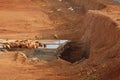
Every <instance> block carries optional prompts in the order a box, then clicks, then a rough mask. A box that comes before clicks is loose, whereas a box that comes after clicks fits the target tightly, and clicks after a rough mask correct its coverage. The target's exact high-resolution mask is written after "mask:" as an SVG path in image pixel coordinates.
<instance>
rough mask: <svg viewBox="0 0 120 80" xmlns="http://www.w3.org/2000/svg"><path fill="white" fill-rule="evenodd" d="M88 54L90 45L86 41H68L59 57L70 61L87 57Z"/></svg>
mask: <svg viewBox="0 0 120 80" xmlns="http://www.w3.org/2000/svg"><path fill="white" fill-rule="evenodd" d="M89 55H90V46H89V44H88V43H77V42H71V43H69V48H67V49H66V50H65V51H64V52H63V53H62V54H61V58H62V59H64V60H66V61H69V62H71V63H74V62H77V61H82V60H83V59H84V60H85V59H88V58H89Z"/></svg>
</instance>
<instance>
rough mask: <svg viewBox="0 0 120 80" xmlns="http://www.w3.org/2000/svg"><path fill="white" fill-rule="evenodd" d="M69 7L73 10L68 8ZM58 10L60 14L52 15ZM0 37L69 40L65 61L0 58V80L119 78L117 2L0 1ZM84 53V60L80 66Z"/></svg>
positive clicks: (13, 55)
mask: <svg viewBox="0 0 120 80" xmlns="http://www.w3.org/2000/svg"><path fill="white" fill-rule="evenodd" d="M70 6H72V7H73V8H74V10H73V11H70V10H68V8H69V7H70ZM57 9H61V11H57ZM0 19H1V20H0V33H1V35H0V38H8V39H34V37H35V36H39V37H40V38H41V39H54V35H55V34H57V35H58V37H59V39H69V40H72V44H71V49H69V50H67V51H66V52H65V53H64V54H63V55H64V58H65V59H66V60H68V61H70V62H75V63H73V64H72V63H69V62H67V61H64V60H61V59H59V60H57V61H53V62H45V61H40V62H37V63H35V62H30V61H28V60H27V59H26V58H24V57H23V55H21V54H18V53H17V52H8V53H1V54H0V80H120V4H118V3H114V2H112V0H63V1H62V2H59V1H58V0H0ZM84 53H87V54H90V56H89V58H88V59H87V60H85V61H83V62H80V61H79V60H80V58H81V56H83V54H84Z"/></svg>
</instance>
